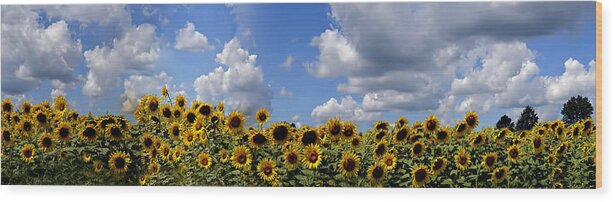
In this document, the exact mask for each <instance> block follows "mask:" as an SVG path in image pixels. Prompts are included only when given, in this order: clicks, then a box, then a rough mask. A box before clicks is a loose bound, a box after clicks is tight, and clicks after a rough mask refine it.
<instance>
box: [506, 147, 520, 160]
mask: <svg viewBox="0 0 615 202" xmlns="http://www.w3.org/2000/svg"><path fill="white" fill-rule="evenodd" d="M508 155H510V157H511V158H513V159H516V158H517V157H518V156H519V150H517V149H511V150H510V151H509V152H508Z"/></svg>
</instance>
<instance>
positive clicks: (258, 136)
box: [249, 131, 268, 147]
mask: <svg viewBox="0 0 615 202" xmlns="http://www.w3.org/2000/svg"><path fill="white" fill-rule="evenodd" d="M249 138H250V146H252V147H261V146H264V145H266V144H267V141H268V139H267V136H265V135H264V134H263V132H262V131H252V132H251V133H250V137H249Z"/></svg>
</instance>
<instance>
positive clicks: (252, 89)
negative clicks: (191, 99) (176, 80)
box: [194, 38, 272, 114]
mask: <svg viewBox="0 0 615 202" xmlns="http://www.w3.org/2000/svg"><path fill="white" fill-rule="evenodd" d="M256 58H257V55H252V54H250V53H249V52H248V51H246V50H244V49H242V48H241V43H240V41H239V40H238V39H237V38H233V39H232V40H230V41H229V42H227V43H226V44H224V49H223V50H222V52H221V53H218V54H216V62H218V63H220V64H222V65H224V66H226V67H227V68H224V67H222V66H220V67H218V68H216V69H215V70H214V71H212V72H210V73H208V74H206V75H201V76H199V77H198V78H197V79H196V80H195V81H194V90H195V91H196V95H197V99H198V100H201V101H210V102H217V101H224V102H225V104H227V105H228V106H229V107H230V108H231V109H233V110H240V111H243V112H244V113H246V114H253V113H254V112H256V110H257V109H259V108H261V107H265V108H270V106H271V98H272V91H271V86H269V84H267V83H266V81H265V78H264V75H263V71H262V69H261V68H260V66H258V65H257V63H256Z"/></svg>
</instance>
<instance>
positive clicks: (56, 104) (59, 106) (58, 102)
mask: <svg viewBox="0 0 615 202" xmlns="http://www.w3.org/2000/svg"><path fill="white" fill-rule="evenodd" d="M66 105H67V103H66V98H64V96H62V95H60V96H56V97H55V98H54V99H53V108H54V109H55V110H56V111H57V112H64V111H65V110H66Z"/></svg>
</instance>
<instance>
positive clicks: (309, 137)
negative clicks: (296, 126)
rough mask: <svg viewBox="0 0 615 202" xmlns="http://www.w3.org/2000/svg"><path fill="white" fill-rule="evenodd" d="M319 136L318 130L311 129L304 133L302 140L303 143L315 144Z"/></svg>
mask: <svg viewBox="0 0 615 202" xmlns="http://www.w3.org/2000/svg"><path fill="white" fill-rule="evenodd" d="M317 138H318V136H317V135H316V132H315V131H313V130H309V131H307V132H305V133H303V137H301V142H302V143H303V145H309V144H314V143H316V139H317Z"/></svg>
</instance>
